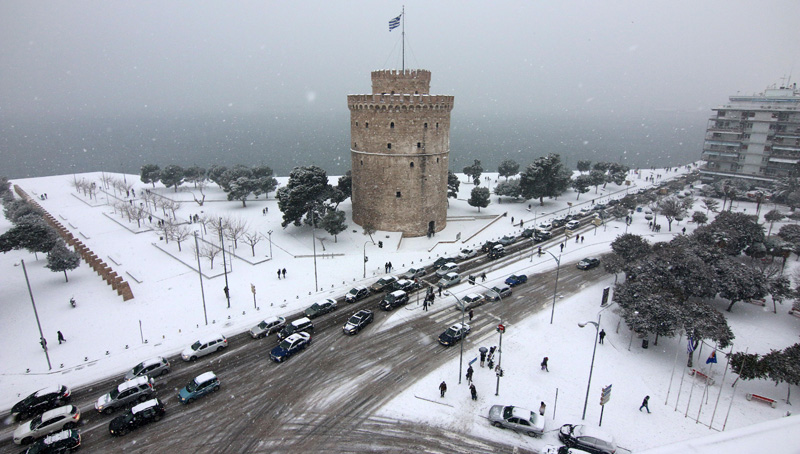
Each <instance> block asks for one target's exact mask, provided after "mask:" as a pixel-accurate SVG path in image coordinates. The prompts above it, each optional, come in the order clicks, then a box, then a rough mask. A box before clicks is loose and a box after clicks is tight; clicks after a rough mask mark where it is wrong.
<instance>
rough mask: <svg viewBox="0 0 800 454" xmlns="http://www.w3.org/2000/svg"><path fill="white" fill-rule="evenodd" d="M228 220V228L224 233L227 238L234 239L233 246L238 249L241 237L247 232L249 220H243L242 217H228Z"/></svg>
mask: <svg viewBox="0 0 800 454" xmlns="http://www.w3.org/2000/svg"><path fill="white" fill-rule="evenodd" d="M227 221H228V222H227V226H226V227H227V228H226V229H225V232H224V233H223V234H224V235H225V238H228V239H229V240H231V241H233V248H234V249H236V248H237V247H238V242H239V238H241V237H242V235H244V233H245V232H247V221H244V220H242V218H234V219H228V220H227Z"/></svg>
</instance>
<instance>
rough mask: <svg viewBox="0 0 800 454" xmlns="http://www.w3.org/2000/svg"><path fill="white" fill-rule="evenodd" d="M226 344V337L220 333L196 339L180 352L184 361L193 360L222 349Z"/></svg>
mask: <svg viewBox="0 0 800 454" xmlns="http://www.w3.org/2000/svg"><path fill="white" fill-rule="evenodd" d="M227 346H228V339H227V338H226V337H225V336H223V335H222V334H216V335H213V336H209V337H205V338H203V339H200V340H198V341H197V342H195V343H193V344H192V345H190V346H188V347H186V348H185V349H184V350H183V351H182V352H181V358H182V359H183V360H184V361H194V360H196V359H197V358H200V357H201V356H206V355H208V354H209V353H214V352H218V351H220V350H222V349H223V348H225V347H227Z"/></svg>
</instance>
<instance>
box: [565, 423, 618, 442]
mask: <svg viewBox="0 0 800 454" xmlns="http://www.w3.org/2000/svg"><path fill="white" fill-rule="evenodd" d="M573 435H575V436H578V437H592V438H597V439H598V440H603V441H605V442H608V443H614V438H613V437H612V436H611V435H610V434H608V433H607V432H605V431H603V430H602V429H598V428H597V427H591V426H587V425H585V424H580V425H577V426H575V428H574V429H573Z"/></svg>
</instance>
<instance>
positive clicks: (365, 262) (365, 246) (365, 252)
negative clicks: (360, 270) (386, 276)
mask: <svg viewBox="0 0 800 454" xmlns="http://www.w3.org/2000/svg"><path fill="white" fill-rule="evenodd" d="M367 243H372V244H375V242H374V241H372V240H367V241H365V242H364V277H365V278H366V277H367Z"/></svg>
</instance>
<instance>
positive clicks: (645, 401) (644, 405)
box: [639, 396, 650, 413]
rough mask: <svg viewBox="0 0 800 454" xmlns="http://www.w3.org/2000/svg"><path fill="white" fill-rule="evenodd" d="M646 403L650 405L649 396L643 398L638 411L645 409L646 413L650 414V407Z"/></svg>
mask: <svg viewBox="0 0 800 454" xmlns="http://www.w3.org/2000/svg"><path fill="white" fill-rule="evenodd" d="M648 403H650V396H644V400H642V405H641V406H640V407H639V411H642V408H646V409H647V412H648V413H650V406H649V405H648Z"/></svg>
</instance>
